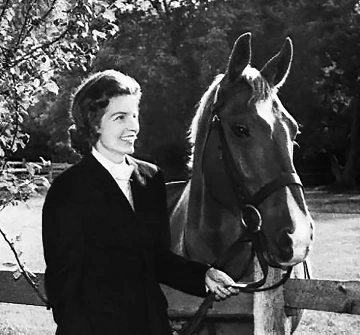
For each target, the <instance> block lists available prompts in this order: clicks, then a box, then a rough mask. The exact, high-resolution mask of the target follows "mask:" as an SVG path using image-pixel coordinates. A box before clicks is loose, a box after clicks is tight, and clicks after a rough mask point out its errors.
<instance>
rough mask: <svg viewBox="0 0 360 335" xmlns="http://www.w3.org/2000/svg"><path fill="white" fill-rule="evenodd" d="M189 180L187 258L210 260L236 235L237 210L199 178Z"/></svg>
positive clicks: (237, 232) (239, 228)
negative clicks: (223, 201)
mask: <svg viewBox="0 0 360 335" xmlns="http://www.w3.org/2000/svg"><path fill="white" fill-rule="evenodd" d="M191 183H192V185H191V187H190V189H189V191H190V194H189V203H188V213H187V222H186V234H185V237H186V241H185V243H186V249H187V251H188V254H189V257H190V258H194V259H199V260H203V261H207V262H209V263H211V262H213V261H214V260H215V259H217V258H218V257H219V256H220V255H222V254H223V253H224V252H225V250H226V249H227V248H228V247H229V246H230V245H231V244H232V243H233V242H234V241H235V240H236V239H237V237H238V236H239V235H240V231H241V226H240V217H239V214H240V213H237V214H236V213H234V212H232V211H231V210H230V209H229V208H228V207H225V206H223V205H222V204H221V203H220V202H218V201H217V199H215V198H214V197H213V195H212V194H211V193H210V192H208V190H207V189H206V188H205V187H204V185H203V183H201V180H196V179H193V180H192V181H191ZM203 257H205V259H202V258H203Z"/></svg>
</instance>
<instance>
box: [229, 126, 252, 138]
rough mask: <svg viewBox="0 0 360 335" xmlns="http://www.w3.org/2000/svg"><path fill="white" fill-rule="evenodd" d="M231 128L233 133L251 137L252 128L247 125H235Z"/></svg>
mask: <svg viewBox="0 0 360 335" xmlns="http://www.w3.org/2000/svg"><path fill="white" fill-rule="evenodd" d="M231 130H232V131H233V133H234V134H235V135H236V136H238V137H240V138H242V137H249V136H250V130H249V128H248V127H247V126H243V125H236V126H233V127H232V128H231Z"/></svg>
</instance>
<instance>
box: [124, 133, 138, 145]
mask: <svg viewBox="0 0 360 335" xmlns="http://www.w3.org/2000/svg"><path fill="white" fill-rule="evenodd" d="M136 138H137V137H136V136H133V135H130V136H121V137H120V139H121V140H122V141H124V142H127V143H131V144H133V143H134V142H135V140H136Z"/></svg>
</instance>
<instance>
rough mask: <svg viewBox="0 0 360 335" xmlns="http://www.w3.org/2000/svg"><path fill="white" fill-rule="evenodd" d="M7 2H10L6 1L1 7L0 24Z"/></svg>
mask: <svg viewBox="0 0 360 335" xmlns="http://www.w3.org/2000/svg"><path fill="white" fill-rule="evenodd" d="M9 2H10V0H6V2H5V3H4V5H3V7H2V10H1V13H0V23H1V21H2V19H3V17H4V15H5V12H6V9H7V8H8V5H9Z"/></svg>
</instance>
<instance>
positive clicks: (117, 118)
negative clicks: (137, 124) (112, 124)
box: [114, 114, 125, 121]
mask: <svg viewBox="0 0 360 335" xmlns="http://www.w3.org/2000/svg"><path fill="white" fill-rule="evenodd" d="M124 119H125V115H123V114H119V115H117V116H116V117H115V118H114V120H115V121H117V120H124Z"/></svg>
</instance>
